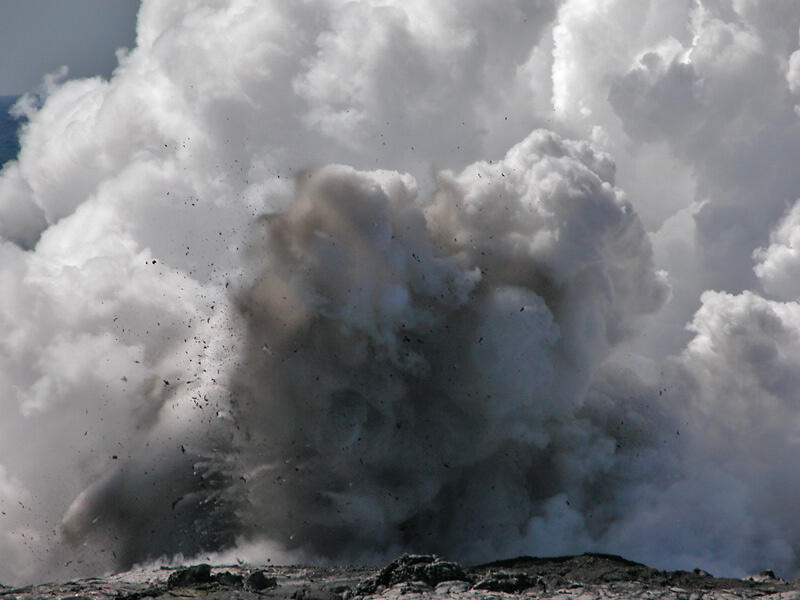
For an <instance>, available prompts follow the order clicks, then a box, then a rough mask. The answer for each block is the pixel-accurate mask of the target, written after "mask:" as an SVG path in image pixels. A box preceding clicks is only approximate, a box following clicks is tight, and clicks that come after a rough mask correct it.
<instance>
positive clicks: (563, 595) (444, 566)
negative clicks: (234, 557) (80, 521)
mask: <svg viewBox="0 0 800 600" xmlns="http://www.w3.org/2000/svg"><path fill="white" fill-rule="evenodd" d="M112 598H113V599H115V600H148V599H150V600H166V599H170V600H172V599H174V598H205V599H207V600H233V599H237V600H248V599H251V600H252V599H256V598H291V599H293V600H362V599H364V600H366V599H368V598H369V599H373V600H379V599H387V600H388V599H400V598H402V599H403V600H416V599H420V600H423V599H430V600H436V599H442V600H443V599H465V600H466V599H470V600H472V599H475V600H477V599H495V600H503V599H511V598H526V599H528V598H530V599H533V598H547V599H554V600H555V599H557V600H571V599H574V600H595V599H597V600H600V599H616V598H619V599H636V598H647V599H664V600H668V599H675V600H736V599H740V598H748V599H749V598H760V599H762V600H800V581H795V582H787V581H784V580H783V579H780V578H778V577H776V576H775V574H774V573H772V572H771V571H764V572H762V573H761V574H759V575H756V576H753V577H748V578H745V579H725V578H716V577H713V576H711V575H710V574H708V573H706V572H705V571H701V570H699V569H696V570H694V571H659V570H657V569H653V568H650V567H647V566H645V565H642V564H639V563H635V562H631V561H629V560H625V559H624V558H621V557H619V556H612V555H606V554H583V555H580V556H563V557H555V558H536V557H529V556H524V557H519V558H514V559H510V560H503V561H497V562H493V563H489V564H485V565H478V566H473V567H462V566H461V565H458V564H457V563H454V562H450V561H447V560H444V559H442V558H440V557H438V556H433V555H413V554H412V555H408V554H406V555H403V556H401V557H399V558H398V559H396V560H394V561H392V562H391V563H389V564H388V565H386V566H385V567H383V568H370V567H347V566H343V567H329V568H318V567H302V566H285V567H278V566H265V567H262V568H257V569H254V568H245V567H241V566H224V567H212V566H211V565H207V564H200V565H192V566H187V567H182V568H177V569H176V568H165V567H162V568H161V569H156V570H135V571H130V572H127V573H121V574H118V575H113V576H109V577H105V578H92V579H83V580H80V581H73V582H69V583H62V584H43V585H36V586H28V587H24V588H16V589H12V588H6V587H2V586H0V600H12V599H13V600H40V599H41V600H45V599H47V600H50V599H59V600H104V599H112Z"/></svg>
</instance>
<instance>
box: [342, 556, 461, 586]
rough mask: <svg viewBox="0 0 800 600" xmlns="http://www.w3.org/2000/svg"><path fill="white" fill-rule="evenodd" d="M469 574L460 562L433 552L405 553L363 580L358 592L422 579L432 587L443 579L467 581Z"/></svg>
mask: <svg viewBox="0 0 800 600" xmlns="http://www.w3.org/2000/svg"><path fill="white" fill-rule="evenodd" d="M466 580H467V576H466V574H465V573H464V570H463V569H462V568H461V566H459V565H458V564H456V563H454V562H449V561H446V560H443V559H442V558H441V557H439V556H435V555H433V554H404V555H403V556H401V557H400V558H397V559H395V560H393V561H392V562H390V563H389V564H388V565H386V566H385V567H384V568H383V569H381V570H380V571H379V572H378V573H377V575H375V576H373V577H369V578H367V579H365V580H364V581H362V582H361V583H360V584H359V585H358V587H357V588H356V593H357V594H372V593H375V591H376V590H377V589H378V588H379V587H381V586H383V587H390V586H393V585H395V584H398V583H411V582H414V581H421V582H422V583H425V584H426V585H429V586H431V587H434V586H436V585H437V584H439V583H442V582H443V581H466Z"/></svg>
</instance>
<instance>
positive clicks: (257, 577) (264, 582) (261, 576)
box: [245, 571, 278, 590]
mask: <svg viewBox="0 0 800 600" xmlns="http://www.w3.org/2000/svg"><path fill="white" fill-rule="evenodd" d="M245 585H246V586H247V587H248V588H249V589H251V590H265V589H267V588H274V587H277V585H278V581H277V580H276V579H275V578H274V577H267V576H266V574H265V573H264V571H253V572H252V573H250V575H248V576H247V580H246V582H245Z"/></svg>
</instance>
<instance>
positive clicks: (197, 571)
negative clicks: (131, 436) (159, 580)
mask: <svg viewBox="0 0 800 600" xmlns="http://www.w3.org/2000/svg"><path fill="white" fill-rule="evenodd" d="M210 582H211V565H207V564H200V565H193V566H191V567H184V568H182V569H178V570H177V571H175V572H174V573H172V574H171V575H170V576H169V579H167V587H168V588H170V589H172V588H177V587H188V586H191V585H196V584H198V583H210Z"/></svg>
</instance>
